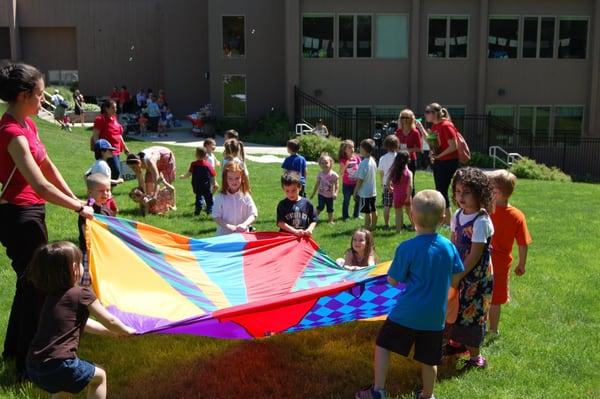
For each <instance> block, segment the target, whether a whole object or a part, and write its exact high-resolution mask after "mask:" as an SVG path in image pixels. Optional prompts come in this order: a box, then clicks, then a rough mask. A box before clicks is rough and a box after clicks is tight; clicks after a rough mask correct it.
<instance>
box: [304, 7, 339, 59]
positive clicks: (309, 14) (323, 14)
mask: <svg viewBox="0 0 600 399" xmlns="http://www.w3.org/2000/svg"><path fill="white" fill-rule="evenodd" d="M345 15H348V14H345ZM304 17H309V18H319V17H324V18H326V17H333V40H332V43H331V45H332V46H333V56H331V57H324V58H319V57H308V58H307V57H304ZM337 30H338V23H337V13H335V12H306V13H301V14H300V59H302V60H321V61H323V60H334V59H336V58H338V57H337V53H338V50H337V46H336V44H337V41H338V32H337ZM342 58H350V57H342Z"/></svg>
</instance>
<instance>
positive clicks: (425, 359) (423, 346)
mask: <svg viewBox="0 0 600 399" xmlns="http://www.w3.org/2000/svg"><path fill="white" fill-rule="evenodd" d="M443 333H444V332H443V331H424V330H414V329H412V328H408V327H404V326H401V325H400V324H397V323H394V322H393V321H391V320H390V319H386V321H385V323H383V326H381V330H379V334H378V335H377V341H376V344H377V346H380V347H382V348H384V349H387V350H389V351H392V352H395V353H397V354H399V355H402V356H408V354H409V353H410V350H411V349H412V346H413V344H414V346H415V354H414V356H413V357H414V359H415V360H416V361H419V362H421V363H424V364H428V365H430V366H435V365H438V364H441V363H442V338H443Z"/></svg>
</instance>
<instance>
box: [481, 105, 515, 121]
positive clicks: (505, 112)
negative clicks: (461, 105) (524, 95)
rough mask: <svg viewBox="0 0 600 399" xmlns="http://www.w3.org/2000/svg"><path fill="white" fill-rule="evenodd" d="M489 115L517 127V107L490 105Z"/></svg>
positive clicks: (488, 107) (488, 108)
mask: <svg viewBox="0 0 600 399" xmlns="http://www.w3.org/2000/svg"><path fill="white" fill-rule="evenodd" d="M487 113H488V114H490V115H491V116H493V117H495V118H496V119H499V120H500V121H502V122H504V123H505V124H507V125H508V126H514V125H515V107H513V106H512V105H488V106H487Z"/></svg>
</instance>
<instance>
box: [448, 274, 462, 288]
mask: <svg viewBox="0 0 600 399" xmlns="http://www.w3.org/2000/svg"><path fill="white" fill-rule="evenodd" d="M462 277H463V275H462V273H456V274H453V275H452V281H451V282H450V286H451V287H453V288H458V284H459V283H460V280H462Z"/></svg>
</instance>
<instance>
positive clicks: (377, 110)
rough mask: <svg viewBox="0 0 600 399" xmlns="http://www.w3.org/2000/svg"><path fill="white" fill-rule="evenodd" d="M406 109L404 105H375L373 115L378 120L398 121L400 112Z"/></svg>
mask: <svg viewBox="0 0 600 399" xmlns="http://www.w3.org/2000/svg"><path fill="white" fill-rule="evenodd" d="M404 108H406V107H405V106H404V105H375V106H374V107H373V115H374V116H375V118H376V119H378V120H381V121H383V122H389V121H392V120H396V119H398V117H399V116H400V111H402V110H403V109H404Z"/></svg>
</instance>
